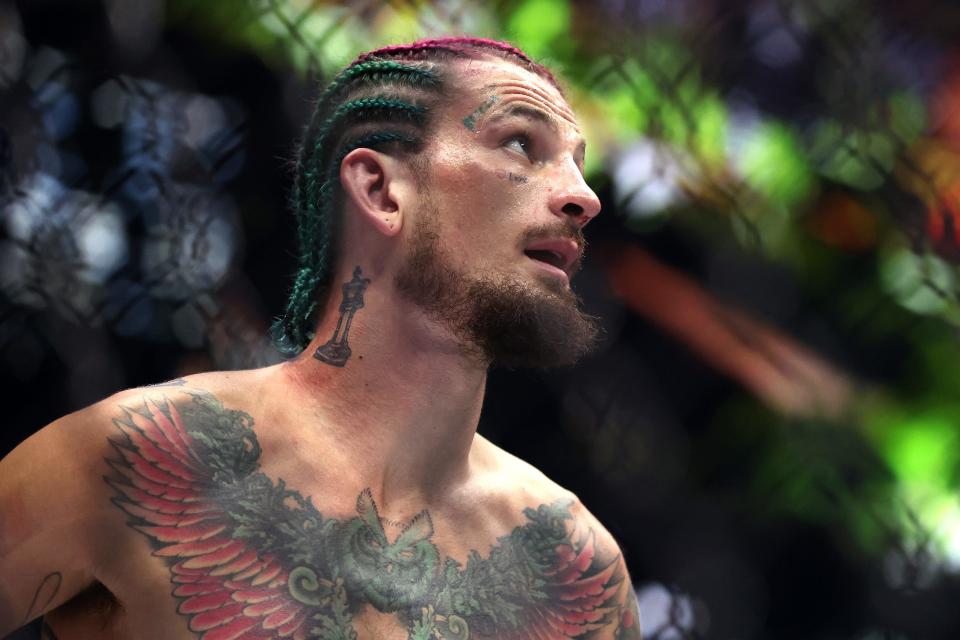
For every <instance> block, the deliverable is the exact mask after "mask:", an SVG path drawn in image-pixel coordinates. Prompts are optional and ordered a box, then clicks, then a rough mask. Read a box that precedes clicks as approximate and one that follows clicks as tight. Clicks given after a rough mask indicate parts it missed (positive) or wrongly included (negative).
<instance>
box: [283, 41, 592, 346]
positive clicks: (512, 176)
mask: <svg viewBox="0 0 960 640" xmlns="http://www.w3.org/2000/svg"><path fill="white" fill-rule="evenodd" d="M583 152H584V147H583V141H582V139H581V137H580V133H579V130H578V128H577V125H576V121H575V120H574V118H573V114H572V112H571V111H570V109H569V107H568V106H567V104H566V101H565V100H564V98H563V95H562V93H561V91H560V89H559V88H558V86H557V84H556V82H555V81H554V79H553V77H552V76H551V75H550V73H549V72H548V71H547V70H546V69H544V68H543V67H541V66H539V65H537V64H535V63H533V62H531V61H530V60H529V59H528V58H527V57H526V56H525V55H524V54H523V53H522V52H520V51H518V50H517V49H514V48H513V47H511V46H509V45H506V44H503V43H497V42H492V41H488V40H479V39H443V40H432V41H421V42H418V43H414V44H413V45H405V46H400V47H389V48H386V49H381V50H378V51H374V52H371V53H368V54H365V55H363V56H361V57H360V58H358V59H357V61H355V62H354V63H353V64H352V65H351V66H349V67H348V68H347V69H346V70H345V71H344V72H342V73H341V74H340V75H339V76H338V77H337V79H335V80H334V82H333V83H332V84H331V86H330V87H329V88H328V89H327V90H326V92H325V93H324V95H323V96H322V97H321V98H320V100H319V102H318V106H317V110H316V113H315V115H314V118H313V122H312V123H311V125H310V128H309V129H308V131H307V135H306V136H305V139H304V143H303V147H302V149H301V152H300V156H299V159H298V167H297V169H298V175H297V179H296V188H295V193H294V206H295V209H296V211H297V214H298V224H299V231H300V245H301V264H300V270H299V272H298V275H297V279H296V281H295V284H294V291H293V294H292V296H291V300H290V304H289V306H288V309H287V313H286V315H285V316H284V317H283V318H282V319H281V320H279V321H278V322H277V324H276V325H275V327H274V329H275V337H278V338H279V340H278V342H279V344H280V345H281V347H286V349H285V350H286V351H288V352H294V353H295V352H297V351H299V350H301V349H302V348H304V347H305V346H306V343H307V342H309V340H310V338H311V337H312V333H311V330H312V328H313V327H314V326H315V324H316V321H317V318H315V317H313V315H314V310H315V308H317V303H318V301H320V300H321V298H322V296H324V295H325V291H326V290H328V289H329V286H330V284H331V283H330V273H331V271H332V270H333V269H335V268H337V267H338V266H341V265H338V264H337V260H338V257H339V256H340V255H343V254H344V253H345V251H344V246H343V245H342V244H341V243H342V242H343V239H342V237H341V236H340V232H341V231H342V230H344V229H347V232H346V233H347V235H348V236H349V235H350V233H351V231H350V230H351V229H354V225H353V222H354V220H360V221H362V222H363V223H364V224H363V225H361V226H362V227H363V228H364V229H365V230H366V229H369V230H370V231H371V232H372V233H373V234H374V235H378V234H379V235H380V236H382V238H384V239H385V243H386V244H384V243H380V244H378V245H377V251H376V253H377V254H381V253H383V254H390V255H391V256H393V258H395V259H394V260H393V262H392V263H391V265H392V267H393V273H394V276H395V278H394V282H395V286H396V290H397V292H398V293H399V294H400V296H401V298H403V299H405V300H407V301H410V302H413V303H415V304H416V305H417V306H419V307H420V308H421V309H423V310H424V311H425V312H426V313H427V315H428V316H430V317H432V318H433V319H436V320H439V321H442V322H443V324H445V325H446V326H447V327H448V328H450V329H451V330H453V332H454V333H455V334H456V335H458V336H459V337H460V338H462V342H463V345H464V346H465V347H466V348H467V349H468V350H474V351H475V352H476V353H477V354H478V355H480V356H481V357H483V358H485V359H487V360H496V361H500V362H502V363H508V364H537V365H549V364H558V363H563V362H568V361H572V360H573V359H575V358H576V357H577V356H579V355H581V354H582V352H583V351H585V350H586V347H587V345H588V344H589V343H590V342H591V341H592V338H593V336H594V334H595V332H596V330H595V327H594V323H593V322H592V321H591V320H590V319H588V318H587V317H585V316H583V315H582V314H581V313H580V312H579V311H578V310H577V306H576V298H575V297H574V296H573V294H572V293H571V292H570V290H569V282H568V278H569V276H570V275H572V273H573V271H575V269H576V266H577V264H578V262H579V258H580V255H581V253H582V250H583V237H582V232H581V229H582V227H583V225H584V224H586V222H587V221H589V219H590V218H591V217H593V216H594V215H596V213H597V212H598V211H599V202H598V201H597V199H596V196H595V195H594V194H593V192H592V191H591V190H590V189H589V187H587V185H586V184H585V183H584V181H583V177H582V175H581V171H582V162H583ZM343 216H347V217H348V220H347V222H349V223H350V224H344V222H345V221H344V218H343ZM353 233H354V234H355V235H356V233H357V232H353ZM364 233H366V231H364ZM348 242H354V240H348ZM378 257H382V256H378ZM384 259H386V258H384ZM388 261H389V260H388ZM350 268H352V267H350Z"/></svg>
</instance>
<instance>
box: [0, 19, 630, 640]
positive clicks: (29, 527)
mask: <svg viewBox="0 0 960 640" xmlns="http://www.w3.org/2000/svg"><path fill="white" fill-rule="evenodd" d="M583 154H584V143H583V140H582V138H581V135H580V132H579V130H578V127H577V123H576V120H575V119H574V116H573V113H572V112H571V110H570V108H569V106H568V105H567V103H566V101H565V99H564V98H563V95H562V93H561V92H560V90H559V88H558V87H557V84H556V82H555V81H554V80H553V78H552V76H551V75H550V74H549V72H548V71H546V69H544V68H543V67H541V66H539V65H537V64H535V63H533V62H531V61H530V60H529V59H528V58H527V57H526V56H525V55H524V54H523V53H522V52H520V51H519V50H517V49H514V48H513V47H511V46H509V45H506V44H503V43H497V42H492V41H487V40H477V39H468V38H457V39H443V40H432V41H421V42H418V43H414V44H413V45H404V46H399V47H388V48H386V49H381V50H378V51H376V52H372V53H370V54H365V55H364V56H361V57H360V58H358V60H357V61H356V62H355V63H353V65H351V66H350V67H348V68H347V69H346V70H345V71H343V72H342V73H341V74H340V75H339V76H338V77H337V79H336V80H335V81H334V82H333V84H332V85H331V87H330V88H329V89H327V91H326V92H325V93H324V94H323V96H321V98H320V101H319V103H318V107H317V113H316V114H315V116H314V118H313V122H312V124H311V125H310V127H309V128H308V130H307V133H306V136H305V140H304V144H303V147H302V150H301V152H300V156H299V159H298V174H297V178H296V184H295V194H294V205H295V208H296V210H297V218H298V224H299V232H300V243H301V260H300V270H299V271H298V273H297V276H296V281H295V283H294V287H293V293H292V295H291V300H290V303H289V306H288V308H287V312H286V314H285V315H284V317H283V318H281V319H280V320H278V322H277V324H276V325H275V327H274V329H275V337H276V338H277V339H278V342H279V344H280V345H281V347H282V348H284V349H286V350H287V351H291V352H299V355H298V356H297V357H295V358H293V359H291V360H289V361H286V362H284V363H282V364H280V365H276V366H273V367H268V368H265V369H259V370H254V371H241V372H218V373H207V374H200V375H195V376H191V377H189V378H187V379H184V380H176V381H173V382H169V383H165V384H161V385H157V386H154V387H150V388H144V389H134V390H129V391H123V392H120V393H118V394H116V395H114V396H112V397H110V398H108V399H106V400H104V401H102V402H100V403H98V404H96V405H94V406H92V407H89V408H87V409H84V410H82V411H79V412H77V413H74V414H71V415H69V416H66V417H65V418H62V419H60V420H58V421H56V422H54V423H53V424H51V425H49V426H48V427H46V428H45V429H43V430H41V431H40V432H39V433H37V434H36V435H34V436H32V437H31V438H29V439H28V440H26V441H25V442H24V443H22V444H21V445H20V446H19V447H18V448H17V449H16V450H14V451H13V452H12V453H11V454H10V455H9V456H8V457H7V458H6V459H4V460H3V461H2V463H0V576H2V578H3V579H2V580H0V633H7V632H9V631H11V630H13V629H15V628H17V627H20V626H21V625H23V624H25V623H26V622H28V621H30V620H33V619H35V618H37V617H39V616H45V620H46V622H45V633H49V634H50V635H51V636H54V637H57V638H61V640H69V639H71V638H82V639H84V640H90V639H96V638H176V639H186V638H203V639H204V640H215V639H216V640H219V639H226V638H250V639H253V638H318V639H350V638H356V639H361V640H365V639H381V638H398V639H399V638H410V639H419V640H426V639H428V638H431V639H438V638H472V639H479V638H505V639H521V638H524V639H526V638H529V639H533V638H536V639H547V638H551V639H552V638H639V637H640V633H639V625H638V620H637V613H636V602H635V598H634V597H633V593H632V589H631V586H630V579H629V576H628V575H627V570H626V566H625V564H624V561H623V558H622V556H621V553H620V551H619V549H618V548H617V545H616V543H615V542H614V540H613V539H612V538H611V536H610V534H609V533H608V532H607V531H606V530H605V529H604V528H603V527H602V526H601V525H600V524H599V523H598V522H597V521H596V519H595V518H594V517H593V516H591V515H590V513H589V512H588V511H587V510H586V509H585V508H584V507H583V506H582V505H581V504H580V502H579V501H578V500H577V498H576V496H575V495H573V494H571V493H570V492H568V491H566V490H564V489H562V488H561V487H558V486H557V485H555V484H554V483H552V482H551V481H550V480H548V479H547V478H546V477H544V476H543V475H542V474H541V473H540V472H539V471H537V470H536V469H534V468H532V467H531V466H529V465H527V464H526V463H524V462H522V461H520V460H518V459H516V458H514V457H512V456H510V455H509V454H507V453H505V452H504V451H502V450H500V449H498V448H497V447H495V446H494V445H492V444H491V443H490V442H488V441H487V440H485V439H484V438H483V437H481V436H479V435H477V433H476V428H477V422H478V419H479V415H480V407H481V404H482V401H483V393H484V384H485V381H486V376H487V369H488V367H489V366H490V365H491V363H493V362H500V363H504V364H507V365H511V366H521V365H527V366H552V365H559V364H565V363H570V362H573V361H574V360H576V359H577V358H578V357H580V356H581V355H583V353H585V352H586V351H587V350H588V348H589V347H590V344H591V342H592V341H593V339H594V337H595V334H596V327H595V323H594V320H593V319H591V318H589V317H587V316H585V315H584V314H583V313H582V312H581V311H580V310H579V309H578V304H577V300H576V298H575V296H574V295H573V294H572V293H571V291H570V288H569V281H568V278H569V277H570V276H571V275H572V274H573V272H574V271H575V270H576V268H577V265H578V262H579V258H580V256H581V254H582V250H583V236H582V231H581V230H582V228H583V226H584V225H585V224H587V222H589V220H590V219H591V218H592V217H594V216H595V215H596V214H597V213H598V212H599V209H600V203H599V201H598V200H597V197H596V195H595V194H594V193H593V192H592V191H591V190H590V188H589V187H588V186H587V185H586V183H585V182H584V179H583V175H582V170H583Z"/></svg>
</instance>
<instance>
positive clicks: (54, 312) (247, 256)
mask: <svg viewBox="0 0 960 640" xmlns="http://www.w3.org/2000/svg"><path fill="white" fill-rule="evenodd" d="M460 33H469V34H475V35H481V36H487V37H493V38H500V39H509V40H510V41H512V42H514V43H516V44H517V45H519V46H520V47H522V48H524V49H525V50H526V51H527V52H528V53H529V54H531V55H532V56H533V57H535V58H536V59H538V60H539V61H541V62H544V63H545V64H547V65H549V66H551V67H552V68H554V69H556V70H558V71H559V72H560V73H561V74H562V75H563V77H564V78H565V79H566V82H567V84H568V89H567V92H568V95H569V99H570V102H571V103H572V105H573V106H574V109H575V110H576V112H577V113H578V115H579V118H580V121H581V123H582V126H583V128H584V130H585V134H586V137H587V139H588V141H589V151H588V158H587V173H588V178H589V181H590V183H591V185H592V186H593V187H594V189H595V190H596V191H597V192H598V193H599V194H600V195H601V199H602V200H603V204H604V213H603V214H602V215H601V216H600V218H598V219H597V220H596V221H595V222H594V223H593V224H591V225H590V227H588V230H587V236H588V240H589V241H590V244H591V250H590V251H589V252H588V260H587V262H586V264H585V267H584V270H583V272H582V273H581V275H580V276H578V278H577V280H576V281H575V283H574V284H575V288H576V289H577V291H578V292H579V294H580V295H581V296H582V297H583V299H584V304H585V306H586V308H587V309H588V310H589V311H590V312H592V313H594V314H596V315H598V316H600V317H601V318H602V319H603V323H604V327H605V330H606V333H605V339H604V342H603V345H602V347H601V348H600V350H598V352H597V353H596V354H594V355H593V356H591V357H590V358H588V359H587V360H585V361H584V362H583V363H582V364H580V365H578V366H577V367H576V368H573V369H568V370H562V371H552V372H531V371H503V370H496V371H494V372H493V373H492V375H491V378H490V384H489V394H488V398H487V402H486V406H485V408H484V414H483V417H482V421H481V429H480V430H481V432H482V433H483V434H485V435H486V436H487V437H489V438H490V439H492V440H493V441H494V442H496V443H498V444H500V445H501V446H503V447H504V448H506V449H507V450H509V451H511V452H513V453H515V454H518V455H520V456H521V457H523V458H525V459H527V460H529V461H530V462H532V463H533V464H535V465H536V466H538V467H540V468H541V469H543V470H544V471H545V472H546V473H547V474H548V475H549V476H551V477H552V478H554V479H555V480H556V481H558V482H560V483H561V484H563V485H565V486H566V487H568V488H569V489H571V490H573V491H575V492H576V493H577V494H579V496H580V497H581V498H582V499H583V501H584V502H585V503H586V504H587V506H588V507H589V508H590V509H591V510H592V511H593V512H594V513H595V514H596V515H597V516H598V517H599V518H600V519H601V520H602V521H603V522H604V523H605V524H606V525H607V526H608V528H609V529H610V530H611V531H612V533H613V534H614V535H615V536H616V537H617V539H618V540H619V541H620V543H621V545H622V547H623V549H624V552H625V555H626V559H627V563H628V565H629V567H630V570H631V573H632V576H633V580H634V583H635V586H636V589H637V595H638V598H639V600H640V605H641V610H642V614H643V616H642V620H641V622H642V626H643V629H644V633H645V636H646V637H647V638H650V639H652V640H676V639H692V638H719V639H731V640H748V639H774V640H789V639H793V638H796V639H801V638H802V639H804V640H815V639H817V640H819V639H838V640H839V639H845V640H846V639H850V640H919V639H922V638H957V637H960V611H958V602H960V493H958V491H957V480H958V478H957V475H958V467H960V449H958V435H960V341H958V326H960V304H958V296H960V272H958V268H957V266H958V264H960V40H958V36H960V6H958V5H955V4H953V3H951V2H948V1H946V0H944V1H941V2H935V1H933V0H914V1H913V2H911V3H897V2H893V1H879V0H876V1H866V0H756V1H747V0H741V1H723V2H721V0H712V1H711V0H605V1H602V0H597V1H594V2H585V1H577V0H523V1H516V2H506V1H493V2H489V1H488V2H480V1H479V0H433V1H427V0H356V1H353V2H346V3H333V2H325V1H319V0H207V1H206V2H194V1H191V0H137V1H136V2H129V1H125V0H84V1H81V0H71V1H67V0H62V1H52V0H29V1H27V0H24V1H22V2H10V1H9V0H0V363H2V364H0V376H2V381H0V386H2V389H3V395H4V397H5V398H7V400H6V402H8V403H9V404H10V406H11V411H10V415H9V416H8V417H9V420H7V421H6V422H5V423H4V426H3V429H2V432H0V442H2V451H0V453H5V452H6V451H9V450H10V449H12V448H13V447H14V446H16V444H17V443H18V442H20V441H21V440H22V439H24V438H26V437H27V436H29V435H30V434H31V433H32V432H33V431H35V430H37V429H39V428H41V427H43V426H44V425H46V424H47V423H49V422H50V421H52V420H54V419H55V418H57V417H59V416H61V415H63V414H65V413H68V412H71V411H74V410H76V409H79V408H81V407H83V406H85V405H88V404H90V403H92V402H95V401H97V400H99V399H102V398H103V397H105V396H107V395H109V394H111V393H113V392H115V391H117V390H119V389H122V388H127V387H131V386H137V385H143V384H149V383H155V382H158V381H161V380H165V379H169V378H171V377H175V376H179V375H184V374H189V373H193V372H198V371H204V370H210V369H231V368H247V367H256V366H262V365H266V364H270V363H274V362H278V361H279V360H280V357H279V355H278V354H277V352H276V351H274V350H273V348H272V347H271V345H270V344H269V341H268V340H267V338H266V329H267V327H268V325H269V323H270V320H271V319H272V318H273V317H274V316H276V315H278V314H279V313H280V312H281V309H282V306H283V301H284V298H285V295H286V290H287V286H288V283H289V276H290V274H291V273H293V271H294V267H295V265H294V234H293V220H292V216H291V214H290V212H289V210H288V209H287V207H286V200H285V197H286V192H287V190H288V188H289V186H290V175H291V170H290V166H291V159H292V157H293V151H294V148H295V146H296V141H297V137H298V135H299V133H300V131H301V128H302V127H303V126H304V124H305V123H306V121H307V118H308V116H309V113H310V106H311V100H312V98H313V97H315V96H316V95H317V93H318V86H319V85H320V84H322V83H323V82H324V81H326V80H329V79H330V78H331V76H332V74H334V73H335V72H336V71H337V70H338V69H339V68H340V67H341V66H342V65H344V64H345V63H347V62H349V61H350V60H351V59H352V58H353V57H354V56H355V55H356V54H357V53H359V52H361V51H364V50H368V49H371V48H374V47H378V46H381V45H384V44H387V43H395V42H403V41H410V40H412V39H414V38H417V37H423V36H429V35H438V34H460ZM437 392H438V393H442V390H441V389H438V390H437ZM3 579H5V580H11V579H14V580H15V579H16V576H3Z"/></svg>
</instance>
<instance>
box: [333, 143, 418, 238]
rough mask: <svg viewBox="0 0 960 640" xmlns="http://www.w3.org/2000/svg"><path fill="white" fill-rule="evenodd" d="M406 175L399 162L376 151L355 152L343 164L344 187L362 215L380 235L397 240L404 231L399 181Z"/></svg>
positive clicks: (358, 150) (349, 154)
mask: <svg viewBox="0 0 960 640" xmlns="http://www.w3.org/2000/svg"><path fill="white" fill-rule="evenodd" d="M402 176H403V172H402V170H401V166H400V164H399V162H398V161H397V159H396V158H393V157H391V156H389V155H387V154H384V153H380V152H379V151H374V150H373V149H366V148H360V149H354V150H353V151H351V152H350V153H348V154H347V155H346V156H345V157H344V158H343V162H342V163H341V164H340V184H341V185H343V192H344V196H345V197H346V198H348V199H349V200H350V201H351V202H352V203H353V204H354V206H356V208H357V211H358V212H359V213H360V215H362V216H365V218H366V220H367V222H369V223H370V224H371V225H372V226H373V227H374V228H375V229H376V230H378V231H379V232H380V233H382V234H384V235H387V236H393V235H396V234H398V233H400V229H401V228H402V227H403V207H402V206H401V204H402V203H401V202H400V201H399V199H398V197H397V196H398V193H402V192H403V189H402V188H399V185H398V184H397V182H398V181H402Z"/></svg>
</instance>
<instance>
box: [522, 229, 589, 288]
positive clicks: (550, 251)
mask: <svg viewBox="0 0 960 640" xmlns="http://www.w3.org/2000/svg"><path fill="white" fill-rule="evenodd" d="M523 253H524V255H526V256H527V257H528V258H530V259H531V260H533V261H535V262H539V263H540V264H542V265H543V266H544V267H548V268H549V269H550V270H551V271H554V272H559V273H561V274H563V275H564V276H566V277H567V278H569V277H570V275H571V272H572V270H575V269H576V266H575V265H576V263H577V258H578V257H579V255H580V246H579V244H578V243H577V242H576V241H574V240H571V239H569V238H550V239H546V240H539V241H536V242H533V243H531V244H530V245H529V246H527V247H526V248H525V249H524V250H523Z"/></svg>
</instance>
